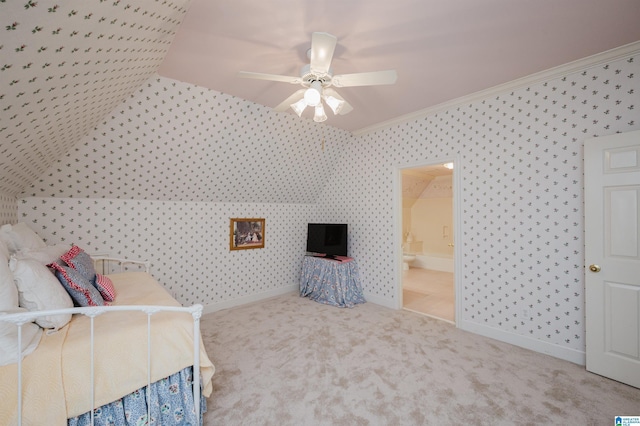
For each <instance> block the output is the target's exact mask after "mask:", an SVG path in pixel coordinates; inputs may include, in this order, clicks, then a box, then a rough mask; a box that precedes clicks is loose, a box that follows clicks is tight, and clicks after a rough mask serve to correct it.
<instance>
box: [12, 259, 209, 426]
mask: <svg viewBox="0 0 640 426" xmlns="http://www.w3.org/2000/svg"><path fill="white" fill-rule="evenodd" d="M92 259H93V261H94V265H96V264H97V263H99V262H116V263H117V264H119V272H124V271H125V265H126V264H135V265H139V266H143V267H144V269H145V272H147V273H148V272H149V269H150V263H149V262H146V261H139V260H129V259H121V258H114V257H103V256H99V257H98V256H96V257H93V258H92ZM202 309H203V308H202V305H199V304H196V305H193V306H190V307H177V306H154V305H122V306H95V307H82V308H68V309H53V310H46V311H32V312H20V313H16V314H6V313H0V322H10V323H13V324H15V325H16V326H17V327H18V363H17V364H18V382H17V383H18V390H17V392H18V416H17V417H18V426H22V326H23V325H24V324H28V323H31V322H33V321H34V320H35V319H36V318H39V317H42V316H49V315H58V314H81V315H85V316H88V317H89V318H90V320H91V336H90V344H91V349H90V353H91V364H90V369H91V406H92V408H91V425H92V426H93V425H94V411H95V409H96V408H98V407H96V406H95V381H94V347H93V343H94V319H95V317H97V316H99V315H103V314H107V313H109V312H121V311H141V312H144V313H146V314H147V387H146V388H147V390H149V387H150V386H151V316H152V315H153V314H156V313H158V312H186V313H190V314H191V316H192V318H193V398H194V406H195V414H196V420H197V422H198V423H197V424H200V423H201V422H202V419H201V418H200V317H201V316H202ZM150 395H151V392H146V399H147V419H150V418H151V404H150Z"/></svg>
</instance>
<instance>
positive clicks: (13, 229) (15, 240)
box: [0, 222, 47, 253]
mask: <svg viewBox="0 0 640 426" xmlns="http://www.w3.org/2000/svg"><path fill="white" fill-rule="evenodd" d="M0 240H2V241H4V243H5V244H6V245H7V248H8V249H9V251H10V252H11V253H15V252H16V251H18V250H22V249H23V248H34V249H36V248H42V247H46V246H47V244H46V243H45V242H44V241H43V240H42V238H40V237H39V236H38V234H36V233H35V232H33V231H32V230H31V228H29V227H28V226H27V225H26V224H25V223H24V222H20V223H17V224H15V225H10V224H6V225H2V226H1V227H0Z"/></svg>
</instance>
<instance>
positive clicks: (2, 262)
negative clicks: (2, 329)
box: [0, 241, 18, 312]
mask: <svg viewBox="0 0 640 426" xmlns="http://www.w3.org/2000/svg"><path fill="white" fill-rule="evenodd" d="M17 307H18V289H17V287H16V284H15V283H14V282H13V274H12V273H11V270H10V269H9V251H8V250H7V246H5V244H4V243H3V242H2V241H0V312H4V311H7V310H10V309H15V308H17Z"/></svg>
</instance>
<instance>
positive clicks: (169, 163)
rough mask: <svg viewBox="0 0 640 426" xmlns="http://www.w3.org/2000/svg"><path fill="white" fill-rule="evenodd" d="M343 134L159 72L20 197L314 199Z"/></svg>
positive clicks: (345, 136) (344, 138)
mask: <svg viewBox="0 0 640 426" xmlns="http://www.w3.org/2000/svg"><path fill="white" fill-rule="evenodd" d="M349 138H350V134H349V133H348V132H346V131H344V130H339V129H336V128H332V127H329V126H326V125H318V124H316V123H314V122H313V121H311V120H301V119H299V118H298V117H295V116H293V115H291V114H285V113H275V112H273V111H272V110H271V109H269V108H267V107H264V106H261V105H257V104H253V103H251V102H247V101H244V100H241V99H239V98H234V97H232V96H229V95H226V94H222V93H219V92H216V91H213V90H209V89H204V88H201V87H197V86H193V85H190V84H187V83H182V82H178V81H175V80H172V79H168V78H164V77H159V76H157V75H156V76H154V77H153V78H150V79H149V80H148V81H147V82H145V84H143V85H142V86H141V87H140V88H139V89H138V90H137V91H136V92H135V93H134V94H132V95H131V96H130V97H129V98H128V99H127V101H126V102H124V103H123V104H121V105H119V106H118V108H116V109H115V110H114V111H112V112H111V113H110V114H109V115H108V116H107V117H106V120H105V121H104V122H103V123H101V124H100V125H99V126H98V127H97V129H96V130H95V131H94V132H93V133H92V134H91V135H90V136H89V137H87V138H84V139H83V140H82V141H81V142H80V143H79V144H78V145H76V146H75V147H74V148H73V149H71V150H70V151H69V152H68V153H67V154H65V156H64V157H63V158H62V159H60V160H59V161H57V162H56V163H54V164H53V165H52V166H51V167H50V168H49V169H48V170H47V171H46V172H45V173H43V174H42V175H41V176H40V179H38V180H37V181H36V182H35V184H34V186H33V187H32V188H29V189H27V190H26V191H25V194H24V195H28V196H38V197H73V198H75V197H85V198H121V199H145V200H171V201H210V202H242V203H314V202H315V201H316V199H317V198H318V196H319V194H320V191H321V190H322V188H323V187H324V185H325V184H326V183H327V182H328V180H329V178H330V176H331V174H332V172H333V168H334V165H335V164H336V162H337V159H338V155H339V154H340V147H341V146H342V145H344V143H345V142H346V141H347V140H349Z"/></svg>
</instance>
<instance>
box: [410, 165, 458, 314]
mask: <svg viewBox="0 0 640 426" xmlns="http://www.w3.org/2000/svg"><path fill="white" fill-rule="evenodd" d="M453 167H454V163H453V162H450V163H438V164H429V165H424V166H418V167H410V168H405V169H401V171H400V173H401V185H400V186H401V200H402V201H401V204H402V206H401V210H402V220H401V222H402V225H401V229H402V279H401V286H402V308H403V309H406V310H409V311H413V312H416V313H420V314H423V315H427V316H430V317H434V318H437V319H440V320H443V321H447V322H450V323H452V324H455V318H456V316H455V306H456V303H455V279H454V278H455V267H454V266H455V265H454V247H455V246H454V231H455V229H454V222H455V220H454V196H453V190H454V184H453V182H454V179H453V178H454V170H453Z"/></svg>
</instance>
